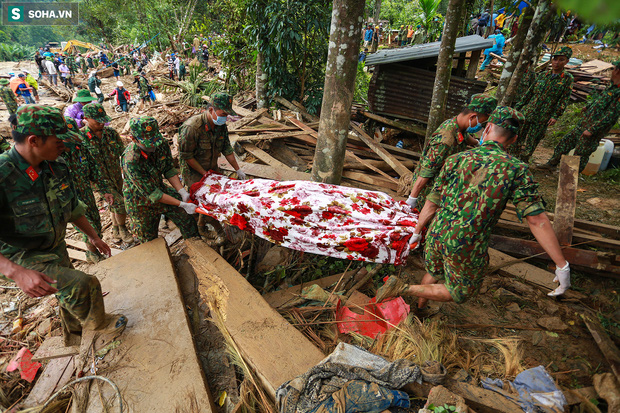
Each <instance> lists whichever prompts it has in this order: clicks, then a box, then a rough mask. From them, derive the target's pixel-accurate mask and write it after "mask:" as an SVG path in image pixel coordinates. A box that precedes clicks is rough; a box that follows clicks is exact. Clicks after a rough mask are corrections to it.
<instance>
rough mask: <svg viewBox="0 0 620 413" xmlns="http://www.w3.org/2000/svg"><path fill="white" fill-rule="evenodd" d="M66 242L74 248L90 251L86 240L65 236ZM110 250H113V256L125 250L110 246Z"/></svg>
mask: <svg viewBox="0 0 620 413" xmlns="http://www.w3.org/2000/svg"><path fill="white" fill-rule="evenodd" d="M65 243H66V244H67V245H68V246H70V247H73V248H76V249H79V250H82V251H88V247H87V246H86V243H85V242H84V241H79V240H75V239H71V238H65ZM110 251H112V256H114V255H117V254H120V253H121V252H123V250H120V249H118V248H113V247H110Z"/></svg>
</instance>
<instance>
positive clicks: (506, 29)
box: [502, 27, 510, 34]
mask: <svg viewBox="0 0 620 413" xmlns="http://www.w3.org/2000/svg"><path fill="white" fill-rule="evenodd" d="M502 33H503V34H510V29H509V28H507V27H506V28H505V29H503V30H502Z"/></svg>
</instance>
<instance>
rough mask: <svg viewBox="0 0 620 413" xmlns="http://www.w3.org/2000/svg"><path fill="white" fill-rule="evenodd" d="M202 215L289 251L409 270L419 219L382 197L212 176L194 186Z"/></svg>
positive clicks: (310, 184)
mask: <svg viewBox="0 0 620 413" xmlns="http://www.w3.org/2000/svg"><path fill="white" fill-rule="evenodd" d="M191 192H192V197H193V199H194V200H195V201H196V202H197V203H198V205H199V211H201V212H202V213H204V214H207V215H210V216H212V217H214V218H215V219H217V220H218V221H220V222H226V223H228V224H231V225H235V226H237V227H239V228H240V229H242V230H245V231H249V232H251V233H253V234H255V235H258V236H259V237H261V238H264V239H266V240H269V241H271V242H273V243H276V244H279V245H282V246H284V247H287V248H291V249H295V250H299V251H304V252H309V253H313V254H321V255H327V256H330V257H336V258H342V259H348V260H360V261H374V262H380V263H392V264H397V265H398V264H403V263H404V262H405V261H406V259H407V255H408V254H409V242H408V241H409V239H410V238H411V235H412V233H413V230H414V228H415V226H416V224H417V221H418V216H417V214H414V213H412V211H411V209H410V208H409V206H408V205H407V204H405V203H404V202H402V201H395V200H394V199H393V198H392V197H390V196H388V195H387V194H384V193H382V192H374V191H367V190H363V189H357V188H348V187H344V186H338V185H329V184H321V183H317V182H310V181H284V182H280V181H272V180H269V179H250V180H246V181H239V180H234V179H230V178H228V177H226V176H224V175H220V174H217V173H214V172H209V173H208V174H207V175H205V177H204V178H203V180H202V181H201V182H199V183H197V184H194V185H193V186H192V191H191Z"/></svg>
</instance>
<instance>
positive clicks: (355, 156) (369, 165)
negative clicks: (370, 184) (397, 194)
mask: <svg viewBox="0 0 620 413" xmlns="http://www.w3.org/2000/svg"><path fill="white" fill-rule="evenodd" d="M345 155H346V156H348V157H350V158H353V160H355V161H357V162H359V163H360V164H362V165H363V166H365V167H366V168H368V169H370V170H372V171H374V172H376V173H378V174H379V175H381V176H382V177H384V178H386V179H387V180H389V181H392V182H393V183H395V184H396V185H398V180H396V179H394V178H392V177H391V176H390V175H388V174H386V173H385V172H383V171H382V170H381V169H379V168H377V167H375V166H374V165H373V164H371V163H370V161H365V160H364V159H362V158H359V157H358V156H357V155H355V154H354V153H353V152H351V151H346V152H345ZM346 166H347V165H346V164H345V165H344V167H343V169H347V168H346Z"/></svg>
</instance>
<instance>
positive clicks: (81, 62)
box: [80, 56, 88, 74]
mask: <svg viewBox="0 0 620 413" xmlns="http://www.w3.org/2000/svg"><path fill="white" fill-rule="evenodd" d="M80 67H81V69H82V74H86V72H87V71H88V66H87V65H86V58H85V57H84V56H82V58H81V59H80Z"/></svg>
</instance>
